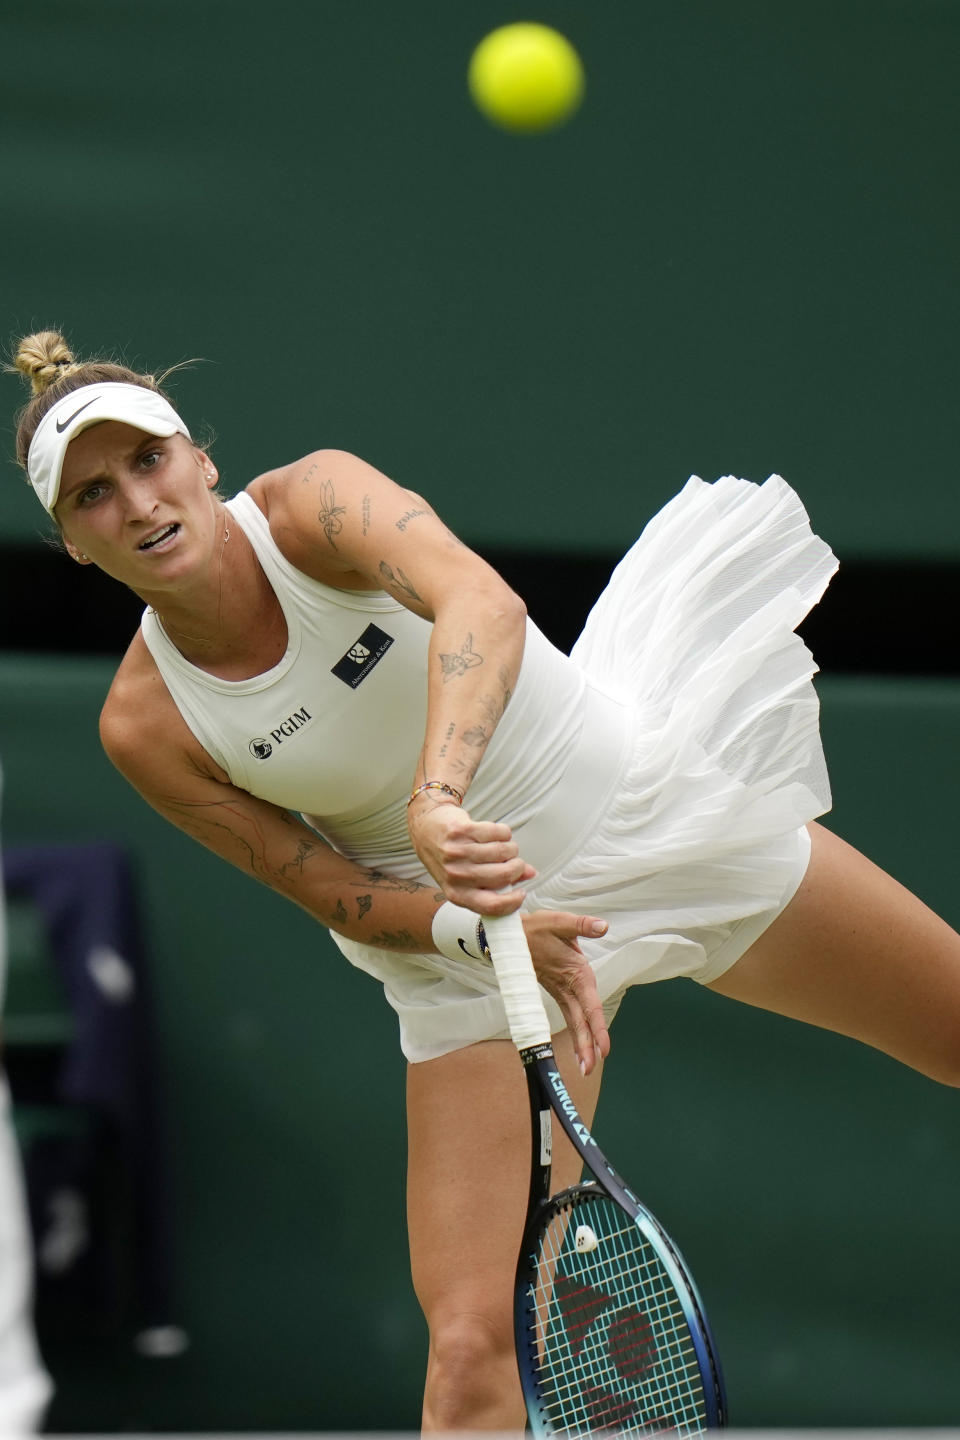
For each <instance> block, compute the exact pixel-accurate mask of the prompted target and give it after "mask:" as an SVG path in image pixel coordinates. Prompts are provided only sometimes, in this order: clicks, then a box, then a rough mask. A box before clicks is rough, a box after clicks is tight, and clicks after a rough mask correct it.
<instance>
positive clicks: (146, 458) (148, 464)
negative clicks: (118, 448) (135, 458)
mask: <svg viewBox="0 0 960 1440" xmlns="http://www.w3.org/2000/svg"><path fill="white" fill-rule="evenodd" d="M159 459H160V451H159V450H147V451H146V452H145V453H144V454H143V455H141V456H140V468H141V469H143V470H152V469H153V467H154V466H155V465H156V463H157V461H158V460H159Z"/></svg>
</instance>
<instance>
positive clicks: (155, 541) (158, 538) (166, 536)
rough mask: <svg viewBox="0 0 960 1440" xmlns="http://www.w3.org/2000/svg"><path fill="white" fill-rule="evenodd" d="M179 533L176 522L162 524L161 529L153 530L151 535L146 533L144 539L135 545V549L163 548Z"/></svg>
mask: <svg viewBox="0 0 960 1440" xmlns="http://www.w3.org/2000/svg"><path fill="white" fill-rule="evenodd" d="M179 533H180V526H179V525H177V524H176V523H174V524H172V525H164V527H163V529H162V530H154V532H153V534H152V535H148V536H147V538H146V540H142V541H141V542H140V544H139V545H138V546H137V549H138V550H164V549H166V547H167V546H168V545H169V544H170V543H171V542H172V541H173V540H175V539H176V537H177V535H179Z"/></svg>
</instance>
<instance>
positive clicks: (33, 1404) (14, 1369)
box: [0, 775, 53, 1435]
mask: <svg viewBox="0 0 960 1440" xmlns="http://www.w3.org/2000/svg"><path fill="white" fill-rule="evenodd" d="M2 778H3V777H2V775H0V784H2ZM6 971H7V917H6V909H5V906H4V893H3V876H2V874H0V1013H2V1010H3V989H4V981H5V979H6ZM32 1305H33V1241H32V1237H31V1234H30V1220H29V1216H28V1214H27V1200H26V1195H25V1192H24V1188H23V1174H22V1172H21V1168H20V1150H19V1147H18V1146H17V1141H16V1136H15V1135H14V1133H13V1122H12V1120H11V1117H10V1091H9V1089H8V1087H7V1080H6V1076H5V1075H4V1074H3V1072H2V1070H0V1435H32V1434H35V1433H36V1431H38V1430H39V1429H40V1426H41V1425H42V1424H43V1417H44V1415H45V1414H46V1409H47V1405H48V1404H49V1403H50V1397H51V1395H52V1394H53V1384H52V1382H51V1380H50V1376H49V1375H48V1374H47V1372H46V1370H45V1369H44V1368H43V1363H42V1361H41V1359H40V1352H39V1350H38V1349H37V1341H36V1337H35V1335H34V1333H33V1315H32Z"/></svg>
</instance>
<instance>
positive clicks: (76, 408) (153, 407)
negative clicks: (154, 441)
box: [27, 380, 190, 515]
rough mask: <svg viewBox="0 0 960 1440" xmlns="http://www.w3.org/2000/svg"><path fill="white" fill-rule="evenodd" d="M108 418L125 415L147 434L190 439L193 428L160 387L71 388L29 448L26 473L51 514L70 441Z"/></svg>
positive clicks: (105, 385)
mask: <svg viewBox="0 0 960 1440" xmlns="http://www.w3.org/2000/svg"><path fill="white" fill-rule="evenodd" d="M103 420H120V421H122V422H123V424H125V425H133V426H135V427H136V429H137V430H144V431H146V433H147V434H148V435H161V436H164V437H169V436H171V435H176V434H178V433H179V434H180V435H186V437H187V439H188V440H189V439H190V431H189V430H188V429H187V427H186V425H185V424H184V423H183V421H182V420H181V419H180V416H179V415H178V414H177V412H176V410H174V408H173V406H172V405H171V404H170V402H169V401H168V400H164V398H163V396H162V395H158V394H157V392H156V391H155V390H147V389H145V388H144V387H143V386H142V385H126V384H123V383H121V382H120V381H114V380H107V381H101V382H99V383H98V384H96V385H81V386H80V388H79V389H77V390H71V391H70V393H69V395H64V397H63V399H62V400H58V401H57V403H56V405H54V406H52V407H51V408H50V409H49V410H48V411H47V413H46V415H44V417H43V419H42V420H41V421H40V424H39V425H38V426H37V429H36V432H35V434H34V437H33V439H32V440H31V441H30V449H29V450H28V451H27V478H28V479H29V481H30V484H31V485H32V486H33V488H34V490H35V491H36V493H37V496H38V498H39V500H40V504H41V505H42V506H43V508H44V509H45V510H46V511H47V512H48V513H49V514H51V515H52V514H53V507H54V506H55V505H56V503H57V496H58V495H59V494H60V475H61V472H62V470H63V457H64V456H65V455H66V453H67V446H68V445H69V444H70V441H71V440H73V439H74V438H75V436H77V435H79V434H80V432H81V430H88V429H89V428H90V426H91V425H99V424H100V422H101V421H103Z"/></svg>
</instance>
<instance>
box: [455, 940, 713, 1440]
mask: <svg viewBox="0 0 960 1440" xmlns="http://www.w3.org/2000/svg"><path fill="white" fill-rule="evenodd" d="M483 925H484V929H485V931H486V935H487V943H488V945H489V947H490V955H491V960H492V962H493V965H494V969H495V971H496V974H497V979H498V981H499V985H500V991H501V994H502V995H503V1001H504V1005H505V1007H506V1011H507V1020H508V1022H509V1026H510V1034H511V1036H512V1038H513V1042H514V1044H515V1045H516V1047H517V1049H518V1050H519V1052H520V1059H521V1060H522V1061H523V1066H524V1071H525V1073H526V1077H527V1087H528V1090H529V1096H530V1120H531V1129H532V1163H531V1175H530V1201H529V1205H528V1209H527V1219H526V1226H525V1229H524V1234H523V1241H522V1244H521V1247H520V1258H519V1261H518V1264H517V1277H516V1288H515V1292H514V1329H515V1335H516V1344H517V1360H518V1363H519V1367H520V1380H521V1383H522V1386H523V1393H524V1399H525V1401H526V1405H527V1414H528V1416H529V1420H530V1428H531V1430H532V1432H533V1434H534V1435H535V1436H546V1435H558V1434H564V1435H576V1436H588V1435H599V1434H607V1435H609V1434H611V1433H616V1434H629V1435H634V1434H638V1435H660V1434H663V1433H664V1432H670V1433H671V1434H676V1435H681V1436H691V1435H700V1434H702V1433H703V1432H704V1431H705V1430H712V1429H720V1428H722V1427H723V1426H724V1425H725V1424H726V1420H727V1413H726V1397H725V1393H724V1385H723V1377H722V1373H721V1370H720V1363H719V1361H718V1359H717V1354H716V1349H715V1347H714V1343H713V1337H712V1336H711V1334H710V1327H709V1325H708V1323H707V1317H706V1314H705V1312H704V1309H703V1304H702V1302H701V1300H700V1297H699V1295H698V1294H697V1289H696V1286H695V1284H694V1282H693V1278H692V1276H691V1275H690V1272H689V1271H688V1269H687V1267H686V1265H685V1263H684V1261H683V1258H682V1257H681V1255H680V1252H679V1250H678V1249H677V1247H676V1245H675V1244H674V1243H673V1241H672V1240H671V1239H670V1236H669V1235H668V1234H667V1233H666V1231H665V1230H664V1229H663V1227H662V1226H661V1225H660V1224H659V1222H658V1221H657V1220H656V1219H655V1218H654V1217H653V1215H651V1214H650V1212H649V1210H647V1209H646V1208H645V1207H644V1206H643V1205H642V1204H641V1203H640V1201H639V1200H638V1199H637V1197H636V1196H635V1195H634V1194H633V1192H632V1191H631V1190H630V1189H629V1188H628V1187H627V1185H626V1184H625V1183H624V1181H623V1180H622V1179H621V1178H620V1176H619V1175H618V1174H617V1172H616V1171H615V1170H614V1169H613V1167H612V1165H610V1163H609V1162H608V1160H607V1159H606V1157H605V1155H604V1154H603V1152H602V1150H601V1149H600V1147H599V1146H598V1145H597V1142H596V1141H595V1140H594V1138H593V1136H592V1135H591V1134H590V1131H589V1130H588V1128H587V1126H586V1125H585V1124H584V1123H583V1121H582V1120H581V1118H580V1116H579V1114H578V1113H577V1109H576V1106H575V1105H574V1103H573V1101H572V1100H571V1098H570V1095H569V1094H568V1092H567V1090H566V1087H565V1086H564V1084H563V1080H562V1079H561V1077H560V1073H559V1070H558V1067H557V1064H556V1061H555V1059H554V1055H553V1049H552V1046H551V1044H550V1027H549V1023H548V1021H547V1016H546V1012H545V1010H544V1008H543V1002H542V1000H541V997H540V990H539V986H538V984H537V979H536V975H535V972H534V968H533V962H532V960H531V958H530V951H529V949H528V947H527V942H526V937H525V935H524V932H523V925H522V922H521V920H520V917H519V915H507V916H502V917H495V916H494V917H490V916H484V918H483ZM554 1116H556V1118H557V1119H558V1120H559V1122H560V1124H561V1126H562V1127H563V1130H564V1132H565V1133H566V1135H567V1137H568V1138H569V1140H570V1142H571V1144H572V1145H573V1147H574V1149H575V1150H576V1151H577V1153H578V1154H579V1156H580V1158H581V1159H582V1160H583V1162H584V1164H585V1165H586V1166H587V1167H588V1169H589V1170H590V1172H591V1174H592V1175H593V1177H594V1178H593V1179H592V1180H586V1181H583V1182H581V1183H580V1184H579V1185H573V1186H571V1188H570V1189H568V1190H562V1191H560V1193H559V1194H556V1195H551V1193H550V1169H551V1150H552V1123H553V1117H554Z"/></svg>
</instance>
